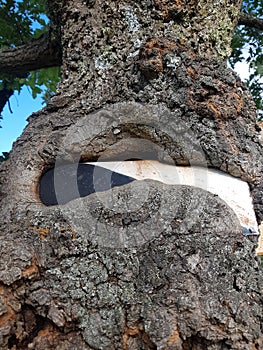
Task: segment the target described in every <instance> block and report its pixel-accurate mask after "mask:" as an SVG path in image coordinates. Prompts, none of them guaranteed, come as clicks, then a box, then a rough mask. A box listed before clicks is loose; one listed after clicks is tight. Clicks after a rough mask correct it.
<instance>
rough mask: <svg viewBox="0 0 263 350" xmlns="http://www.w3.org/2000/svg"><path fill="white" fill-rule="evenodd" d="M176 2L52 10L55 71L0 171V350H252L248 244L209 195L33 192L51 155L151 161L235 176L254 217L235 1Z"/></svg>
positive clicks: (257, 161) (257, 176)
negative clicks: (52, 200) (231, 52)
mask: <svg viewBox="0 0 263 350" xmlns="http://www.w3.org/2000/svg"><path fill="white" fill-rule="evenodd" d="M188 3H189V4H188ZM190 3H191V2H187V4H186V2H180V1H176V2H174V1H173V2H170V1H152V2H151V1H149V2H148V1H138V2H134V1H128V0H127V1H118V2H116V1H100V0H97V1H95V2H94V1H88V2H86V3H84V2H82V1H67V2H65V3H62V2H60V1H53V2H52V3H51V4H50V6H51V13H53V14H57V17H56V18H57V20H58V18H59V21H60V25H61V33H62V34H61V35H62V36H61V40H62V47H63V50H64V51H63V66H62V72H63V79H62V82H61V85H60V87H59V91H58V93H57V95H56V96H55V97H54V98H53V100H52V102H51V103H49V104H48V106H47V107H46V108H44V109H43V110H42V111H39V112H38V113H35V114H33V115H32V116H31V117H30V118H29V124H28V126H27V127H26V129H25V130H24V132H23V134H22V135H21V137H20V138H19V139H18V140H17V141H16V143H15V144H14V147H13V150H12V152H11V155H10V159H9V160H8V161H6V162H4V164H2V165H1V168H0V174H1V180H0V198H1V230H0V234H1V240H0V252H1V254H0V259H1V264H0V297H1V304H0V348H1V349H3V350H6V349H37V350H42V349H45V350H46V349H52V350H53V349H57V350H66V349H68V350H69V349H125V350H127V349H135V350H136V349H178V350H186V349H197V350H199V349H207V350H217V349H218V350H219V349H236V350H238V349H246V350H248V349H250V350H252V349H260V348H262V346H263V343H262V341H263V336H262V320H263V316H262V302H263V300H262V282H263V281H262V273H261V272H262V270H261V267H260V265H259V261H258V259H257V258H256V256H255V246H256V243H257V242H256V238H253V237H245V236H243V235H242V232H241V226H240V224H239V222H238V219H237V217H236V216H235V214H234V212H233V211H232V210H231V209H230V208H229V207H228V206H227V205H226V204H225V203H224V202H223V201H222V200H221V199H220V198H218V197H216V196H214V195H212V194H211V193H209V192H207V191H204V190H201V189H198V188H195V187H187V186H169V185H163V184H161V183H158V182H154V181H136V182H133V183H131V184H129V185H126V186H124V187H119V188H115V189H113V190H111V191H107V192H104V193H100V194H97V193H95V194H93V195H90V196H88V197H86V198H82V199H76V200H74V201H72V202H70V203H68V204H66V205H64V206H55V207H45V206H44V205H43V204H42V203H41V202H40V200H39V197H38V184H39V178H40V176H41V174H42V173H43V172H45V171H46V170H47V169H49V168H51V167H53V166H56V165H57V164H60V163H61V162H62V163H63V162H74V163H76V162H78V161H87V160H97V159H100V160H101V159H104V160H107V159H108V160H109V159H123V160H125V159H130V158H140V157H141V158H142V159H145V158H149V157H153V158H157V159H159V160H160V161H163V162H169V163H173V164H181V165H188V166H191V165H192V164H198V165H202V166H208V167H214V168H218V169H220V170H222V171H224V172H226V173H229V174H231V175H233V176H236V177H240V178H242V179H244V180H246V181H248V182H249V184H250V187H251V194H252V197H253V200H254V205H255V211H256V214H257V218H258V220H259V222H260V221H261V220H262V219H263V210H262V208H263V207H262V205H263V203H262V154H263V153H262V144H261V143H260V141H259V138H258V134H259V130H258V127H257V124H256V109H255V106H254V104H253V103H252V100H251V96H250V95H249V93H248V91H247V89H246V87H245V85H244V84H243V83H242V82H241V81H240V79H239V78H238V77H237V76H236V75H235V73H233V72H232V71H231V70H229V69H227V68H226V66H225V61H224V60H223V59H222V58H225V55H226V52H227V51H228V49H227V45H228V42H229V41H230V38H231V33H232V31H233V29H234V26H235V24H236V23H237V20H238V13H239V10H240V2H233V1H229V2H228V1H225V2H211V1H207V2H206V1H203V2H202V7H201V6H200V8H199V7H198V6H197V5H196V6H195V7H194V6H192V5H193V4H191V6H190ZM231 4H234V5H231ZM62 5H63V6H62ZM220 6H222V7H220ZM209 11H210V12H209ZM208 12H209V13H210V17H209V16H207V13H208ZM206 18H207V21H208V22H205V19H206ZM215 18H217V21H215ZM225 20H226V22H225ZM205 23H206V24H207V26H206V25H205ZM212 23H213V25H214V27H212ZM226 23H228V28H227V29H226V27H225V24H226ZM221 24H222V25H221ZM190 25H191V27H190ZM223 33H225V34H226V33H228V37H224V38H223V36H222V35H223ZM139 141H143V142H139Z"/></svg>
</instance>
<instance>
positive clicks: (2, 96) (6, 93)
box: [0, 88, 14, 115]
mask: <svg viewBox="0 0 263 350" xmlns="http://www.w3.org/2000/svg"><path fill="white" fill-rule="evenodd" d="M13 93H14V91H13V90H12V89H6V88H4V89H3V90H1V91H0V115H1V113H2V111H3V109H4V106H5V104H6V103H7V102H8V101H9V98H10V97H11V96H12V95H13Z"/></svg>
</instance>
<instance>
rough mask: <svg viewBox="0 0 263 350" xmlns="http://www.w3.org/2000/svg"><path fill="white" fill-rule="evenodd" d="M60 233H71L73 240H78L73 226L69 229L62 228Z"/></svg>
mask: <svg viewBox="0 0 263 350" xmlns="http://www.w3.org/2000/svg"><path fill="white" fill-rule="evenodd" d="M59 231H60V232H67V231H68V232H71V238H72V239H76V231H75V230H74V229H73V228H72V227H71V226H68V227H60V229H59Z"/></svg>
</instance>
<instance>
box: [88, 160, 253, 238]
mask: <svg viewBox="0 0 263 350" xmlns="http://www.w3.org/2000/svg"><path fill="white" fill-rule="evenodd" d="M86 164H93V165H99V166H101V167H103V168H106V169H110V170H112V171H114V172H117V173H120V174H123V175H128V176H131V177H133V178H135V179H137V180H144V179H152V180H157V181H160V182H163V183H165V184H171V185H179V184H180V185H188V186H195V187H199V188H202V189H204V190H206V191H209V192H211V193H214V194H216V195H218V196H219V197H221V198H222V199H223V200H224V201H225V202H226V203H227V204H228V205H229V206H230V207H231V208H232V209H233V210H234V211H235V213H236V214H237V216H238V218H239V220H240V223H241V225H242V227H243V232H244V234H256V235H258V234H259V232H258V226H257V221H256V216H255V212H254V208H253V204H252V198H251V196H250V190H249V186H248V184H247V183H246V182H245V181H242V180H241V179H238V178H236V177H233V176H231V175H228V174H226V173H224V172H222V171H219V170H216V169H211V168H210V169H207V168H202V167H198V166H191V167H190V166H189V167H187V166H174V165H169V164H164V163H160V162H158V161H155V160H136V161H120V162H87V163H86Z"/></svg>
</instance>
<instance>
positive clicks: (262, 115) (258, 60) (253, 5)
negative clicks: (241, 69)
mask: <svg viewBox="0 0 263 350" xmlns="http://www.w3.org/2000/svg"><path fill="white" fill-rule="evenodd" d="M242 11H243V12H244V13H247V14H250V15H252V16H254V17H257V18H263V5H262V0H253V1H251V0H250V1H244V2H243V8H242ZM232 48H233V52H232V56H231V58H230V64H231V66H232V68H234V66H235V64H236V63H237V62H246V63H247V64H248V66H249V73H250V74H249V78H248V79H247V80H246V83H247V85H248V87H249V89H250V91H251V93H252V96H253V98H254V101H255V103H256V106H257V108H258V110H259V119H261V120H263V97H262V92H263V33H262V31H259V30H258V29H255V28H250V27H246V26H238V27H237V29H236V31H235V35H234V38H233V41H232Z"/></svg>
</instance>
